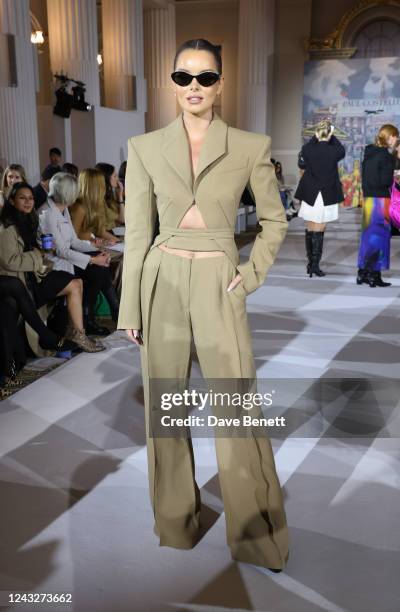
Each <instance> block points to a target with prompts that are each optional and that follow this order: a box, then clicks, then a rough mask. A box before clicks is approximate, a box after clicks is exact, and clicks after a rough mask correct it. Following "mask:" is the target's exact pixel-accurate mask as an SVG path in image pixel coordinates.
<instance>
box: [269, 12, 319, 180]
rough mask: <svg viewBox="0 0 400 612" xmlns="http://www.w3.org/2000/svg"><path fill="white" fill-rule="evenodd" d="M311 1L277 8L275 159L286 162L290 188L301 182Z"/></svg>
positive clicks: (273, 144)
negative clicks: (305, 67) (305, 76)
mask: <svg viewBox="0 0 400 612" xmlns="http://www.w3.org/2000/svg"><path fill="white" fill-rule="evenodd" d="M310 25H311V0H280V1H279V2H278V3H277V8H276V21H275V64H274V82H273V119H272V130H271V136H272V157H275V159H277V160H279V161H280V162H282V166H283V174H284V178H285V182H286V183H287V184H291V185H295V184H296V183H297V181H298V177H299V171H298V167H297V155H298V152H299V150H300V148H301V145H302V138H301V126H302V109H303V80H304V77H303V75H304V62H305V61H306V59H307V53H306V51H305V47H304V40H305V38H307V37H308V36H309V35H310Z"/></svg>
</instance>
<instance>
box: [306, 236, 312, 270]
mask: <svg viewBox="0 0 400 612" xmlns="http://www.w3.org/2000/svg"><path fill="white" fill-rule="evenodd" d="M305 238H306V255H307V260H308V261H307V274H310V270H311V262H312V252H313V251H312V232H310V231H309V230H308V229H306V233H305Z"/></svg>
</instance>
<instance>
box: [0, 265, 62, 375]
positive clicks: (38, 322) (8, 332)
mask: <svg viewBox="0 0 400 612" xmlns="http://www.w3.org/2000/svg"><path fill="white" fill-rule="evenodd" d="M20 315H22V317H23V319H24V320H25V321H26V322H27V323H29V325H30V326H31V327H32V329H34V330H35V331H36V332H37V334H38V335H39V339H40V340H44V341H46V342H47V343H48V344H49V343H54V342H55V341H56V337H55V334H54V333H53V332H52V331H51V330H50V329H48V327H47V326H46V325H45V324H44V323H43V321H42V319H41V318H40V317H39V315H38V313H37V310H36V305H35V303H34V302H33V300H32V298H31V296H30V294H29V292H28V290H27V289H26V287H25V285H24V284H23V283H22V282H21V281H20V279H19V278H16V277H15V276H2V275H0V372H1V373H2V374H3V375H4V374H6V373H7V372H9V370H10V365H11V362H12V361H13V360H14V361H15V362H16V365H17V367H21V366H22V365H24V364H25V363H26V355H25V341H24V335H25V334H24V330H23V328H22V327H21V326H19V325H18V319H19V316H20Z"/></svg>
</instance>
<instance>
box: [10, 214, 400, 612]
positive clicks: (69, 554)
mask: <svg viewBox="0 0 400 612" xmlns="http://www.w3.org/2000/svg"><path fill="white" fill-rule="evenodd" d="M358 217H359V213H358V212H357V211H342V212H341V215H340V220H339V221H338V222H335V223H333V224H330V225H329V227H328V230H327V232H326V238H325V252H324V258H323V264H324V265H323V266H322V267H323V268H324V269H325V271H326V272H327V276H326V277H325V278H321V279H319V278H313V279H309V278H307V277H306V275H305V264H304V230H303V222H302V221H301V220H299V219H296V220H294V221H292V222H291V224H290V229H289V232H288V236H287V239H286V241H285V243H284V245H283V247H282V249H281V251H280V254H279V258H278V260H277V262H276V264H275V265H274V267H273V268H272V270H271V272H270V275H269V277H268V279H267V282H266V284H265V285H264V286H263V287H260V288H259V289H258V290H257V291H256V292H255V293H253V294H251V295H250V296H248V298H247V307H248V313H249V321H250V326H251V329H252V335H253V347H254V353H255V357H256V363H257V368H258V370H257V372H258V377H260V378H262V379H266V380H271V381H272V380H275V379H278V378H280V379H285V378H286V379H293V380H294V379H297V380H298V379H302V381H303V385H305V389H303V393H304V392H306V391H307V389H308V388H309V387H311V386H312V385H315V382H316V381H317V380H318V379H320V377H324V378H328V379H331V378H332V379H336V381H338V380H339V381H340V380H341V379H342V378H346V379H348V380H349V382H348V384H349V385H350V386H347V387H346V386H344V387H343V386H342V387H341V388H342V389H344V395H341V396H340V397H337V398H336V403H335V405H334V406H333V407H332V411H330V412H329V415H330V416H332V415H335V416H336V417H337V418H339V420H338V421H337V420H336V421H334V425H337V427H333V426H332V423H333V421H329V419H328V422H327V421H326V420H324V419H322V418H321V419H320V420H319V421H318V424H317V425H318V427H319V429H318V427H317V428H316V429H315V431H318V433H317V434H314V435H313V437H305V435H304V433H301V432H300V430H299V434H298V435H295V434H292V435H290V436H289V437H287V438H286V439H273V445H274V450H275V458H276V464H277V469H278V473H279V477H280V480H281V483H282V486H283V490H284V496H285V507H286V512H287V517H288V523H289V530H290V532H289V533H290V559H289V563H288V565H287V568H286V570H285V571H284V572H282V573H280V574H272V573H271V572H269V571H268V570H264V569H262V568H259V567H255V566H252V565H248V564H243V563H237V562H233V561H232V560H231V558H230V554H229V549H228V547H227V546H226V540H225V520H224V514H223V507H222V502H221V494H220V491H219V486H218V476H217V470H216V461H215V454H214V443H213V440H210V439H196V440H194V447H195V456H196V476H197V481H198V484H199V486H200V487H201V494H202V500H203V502H204V507H205V511H206V512H205V516H206V521H207V524H208V530H207V532H206V533H205V535H204V537H203V539H202V540H201V541H200V542H199V544H198V545H197V546H196V547H195V548H194V549H193V550H190V551H180V550H175V549H171V548H167V547H159V546H158V540H157V538H156V537H155V535H154V533H153V520H152V512H151V509H150V503H149V498H148V488H147V464H146V449H145V446H144V419H143V405H142V404H143V398H142V388H141V375H140V361H139V350H138V348H137V347H135V346H133V345H131V344H130V343H128V341H127V340H125V337H124V334H123V333H122V332H116V333H114V334H113V335H112V336H110V337H109V338H107V339H106V343H107V344H108V346H109V350H107V351H105V352H103V353H98V354H95V355H88V354H84V353H83V354H81V355H79V356H77V357H76V358H74V359H73V360H71V361H70V362H67V363H65V364H64V365H62V366H60V367H59V368H58V369H56V370H55V371H53V372H51V373H49V374H48V375H46V376H44V377H43V378H41V379H39V380H38V381H36V382H34V383H33V384H31V385H30V386H29V387H27V388H24V389H22V390H21V391H19V392H18V393H16V394H15V395H13V396H12V397H10V398H9V399H6V400H4V401H3V402H1V403H0V427H1V446H0V454H1V462H0V481H1V483H0V486H1V505H0V509H1V520H0V529H1V567H0V581H1V586H0V591H1V596H2V598H3V599H2V601H1V602H0V603H2V604H4V607H2V608H1V609H4V610H8V609H11V607H7V606H6V605H5V602H6V599H5V598H6V595H7V592H8V591H13V592H15V591H32V592H37V593H51V592H52V593H55V592H58V593H71V594H72V603H71V604H63V605H57V606H56V605H54V606H49V605H48V604H47V605H45V604H31V607H29V605H28V604H25V605H20V606H15V607H14V608H13V609H16V610H29V611H31V610H32V611H33V610H53V609H54V610H74V611H76V612H92V611H93V612H131V611H135V612H169V611H174V610H176V611H193V612H222V611H226V610H229V611H230V612H234V611H236V612H237V611H242V610H246V611H247V610H254V611H257V612H317V611H321V610H326V611H331V612H343V611H346V612H347V611H349V612H398V610H400V586H399V584H400V581H399V576H400V553H399V550H400V495H399V487H400V453H399V450H400V443H399V435H398V432H399V405H398V402H399V395H397V396H396V394H393V395H392V403H391V405H389V406H388V407H387V409H385V410H381V405H380V402H379V397H378V396H379V390H378V391H377V390H376V387H374V384H375V383H377V384H378V386H379V383H381V384H383V387H385V386H386V384H387V385H388V386H389V387H390V385H391V384H392V383H391V381H398V380H399V378H400V376H399V374H400V366H399V363H400V310H399V305H400V301H399V296H400V258H399V255H400V238H394V239H393V240H392V269H391V271H390V273H386V274H384V276H385V277H387V278H388V277H390V278H391V280H392V282H393V286H392V287H388V288H385V289H380V288H375V289H371V288H370V287H368V286H366V285H363V286H361V287H359V286H357V285H356V284H355V269H356V265H355V262H356V253H357V246H358V227H359V219H358ZM250 247H251V245H247V246H246V247H244V248H243V249H242V250H241V257H242V258H243V260H245V259H246V257H247V256H248V254H249V252H250ZM321 265H322V264H321ZM192 375H193V376H200V373H199V371H198V368H197V364H196V363H195V364H194V368H193V370H192ZM352 379H365V384H366V385H368V384H370V385H371V387H370V392H371V393H372V396H373V397H375V400H376V401H375V405H372V408H371V402H370V401H369V404H368V410H372V411H373V410H375V413H374V414H372V415H371V414H369V419H367V420H366V421H363V419H364V417H365V414H363V410H362V408H363V406H362V405H361V407H360V404H359V402H358V403H357V402H356V400H357V397H358V396H357V389H355V390H354V389H353V388H352V386H351V385H352V383H351V380H352ZM368 380H369V381H370V382H369V383H368ZM371 381H372V383H371ZM339 388H340V387H339ZM343 397H345V401H344V402H343V401H342V400H343ZM353 400H354V402H356V404H357V410H354V409H353V408H352V407H353ZM332 401H333V400H332ZM340 401H342V403H340ZM372 404H373V402H372ZM354 405H355V404H354ZM346 410H347V411H350V412H346ZM327 414H328V413H327ZM367 416H368V415H367ZM356 421H357V422H356ZM355 422H356V423H355ZM338 423H339V425H338ZM358 425H359V426H360V427H361V426H363V427H364V428H363V429H362V431H363V433H364V435H363V437H361V436H360V437H359V436H358V435H357V431H358V430H357V427H358ZM360 431H361V430H360ZM396 432H397V435H396ZM351 433H352V434H353V435H348V434H351Z"/></svg>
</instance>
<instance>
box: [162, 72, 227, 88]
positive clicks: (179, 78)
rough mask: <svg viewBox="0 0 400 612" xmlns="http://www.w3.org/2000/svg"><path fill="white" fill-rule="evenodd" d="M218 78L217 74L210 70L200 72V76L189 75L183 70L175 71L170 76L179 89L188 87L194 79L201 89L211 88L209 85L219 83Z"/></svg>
mask: <svg viewBox="0 0 400 612" xmlns="http://www.w3.org/2000/svg"><path fill="white" fill-rule="evenodd" d="M220 76H221V75H220V74H219V72H212V71H211V70H207V71H205V72H200V74H189V73H188V72H184V71H183V70H176V71H175V72H173V73H172V74H171V79H172V80H173V81H174V83H176V84H177V85H180V86H181V87H186V86H187V85H190V83H191V82H192V81H193V79H194V78H196V80H197V82H198V83H199V84H200V85H201V86H202V87H211V85H214V84H215V83H216V82H217V81H219V79H220Z"/></svg>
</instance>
